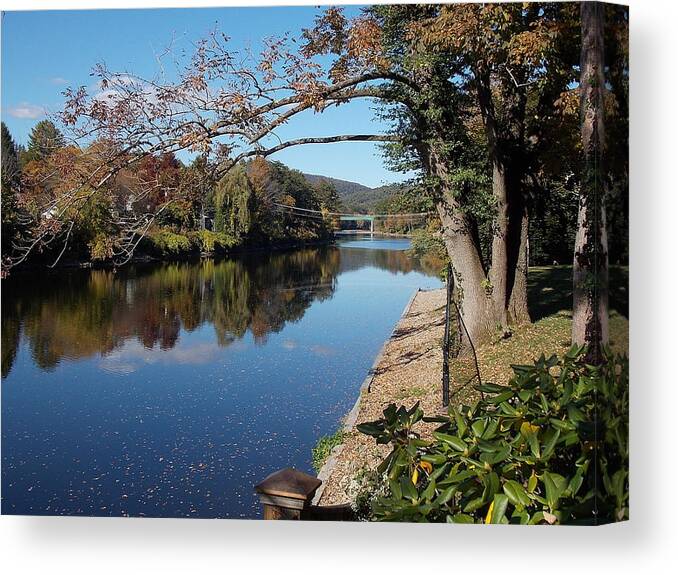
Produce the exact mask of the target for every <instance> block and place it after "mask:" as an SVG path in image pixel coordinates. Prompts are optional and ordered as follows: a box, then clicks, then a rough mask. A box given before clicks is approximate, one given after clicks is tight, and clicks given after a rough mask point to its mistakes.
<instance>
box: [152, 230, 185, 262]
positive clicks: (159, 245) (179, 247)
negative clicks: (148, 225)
mask: <svg viewBox="0 0 678 575" xmlns="http://www.w3.org/2000/svg"><path fill="white" fill-rule="evenodd" d="M148 239H149V241H150V242H151V250H152V251H153V252H155V253H156V254H158V255H160V256H169V257H176V256H187V255H190V254H191V253H192V252H193V251H194V246H193V244H192V242H191V240H190V239H189V238H188V237H187V236H184V235H181V234H175V233H174V232H171V231H169V230H163V229H161V230H156V231H154V232H151V233H150V234H148Z"/></svg>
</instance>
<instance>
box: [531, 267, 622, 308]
mask: <svg viewBox="0 0 678 575" xmlns="http://www.w3.org/2000/svg"><path fill="white" fill-rule="evenodd" d="M628 286H629V268H628V267H627V266H611V267H610V277H609V290H610V310H613V311H616V312H617V313H619V314H620V315H622V316H624V317H628V316H629V291H628ZM527 301H528V302H529V307H530V315H531V316H532V321H539V320H540V319H542V318H545V317H549V316H552V315H555V314H556V313H558V312H560V311H563V310H565V311H571V310H572V266H534V267H531V268H530V271H529V274H528V276H527Z"/></svg>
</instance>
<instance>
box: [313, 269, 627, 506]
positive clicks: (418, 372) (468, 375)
mask: <svg viewBox="0 0 678 575" xmlns="http://www.w3.org/2000/svg"><path fill="white" fill-rule="evenodd" d="M571 273H572V270H571V267H569V266H543V267H532V268H530V272H529V276H528V291H529V298H530V302H531V305H530V314H531V316H532V319H533V323H530V324H525V325H522V326H517V327H515V328H514V330H513V334H512V336H511V337H510V338H507V339H499V340H497V341H495V342H492V343H488V344H485V345H482V346H479V347H478V348H477V359H478V368H479V370H480V374H481V378H482V380H483V382H491V383H497V384H506V383H507V382H508V381H509V379H510V378H511V377H512V375H513V369H512V368H511V365H516V364H531V363H532V362H533V361H534V360H535V359H536V358H538V357H539V356H540V355H541V354H542V353H543V354H544V355H546V356H547V357H548V356H550V355H552V354H558V355H562V354H564V353H565V352H567V350H568V349H569V348H570V341H571V340H570V338H571V330H572V312H571V305H572V303H571V302H572V292H571ZM610 278H611V286H610V287H611V289H610V304H611V310H610V347H611V349H612V350H613V351H614V352H616V353H626V354H627V353H628V334H629V331H628V330H629V323H628V290H627V286H628V269H627V268H619V267H615V268H612V269H611V270H610ZM444 314H445V290H444V289H438V290H432V291H419V292H417V293H416V294H415V297H414V298H413V299H412V300H411V302H410V304H409V305H408V307H407V308H406V310H405V312H404V313H403V315H402V317H401V319H400V321H399V322H398V324H397V325H396V327H395V329H394V331H393V334H392V335H391V337H390V338H389V340H388V341H387V342H386V343H385V345H384V347H383V349H382V353H381V354H380V356H379V357H378V358H377V361H376V362H375V365H374V367H373V368H372V370H371V375H370V376H369V378H368V382H369V383H368V385H365V384H364V385H363V388H362V389H361V393H360V397H359V399H358V402H357V404H356V406H355V407H354V409H353V410H352V412H351V413H350V414H349V415H348V416H347V417H346V418H345V420H344V429H343V433H342V436H341V437H342V438H343V444H342V445H339V446H337V447H335V448H334V449H333V451H332V453H331V455H330V457H329V458H328V460H327V461H326V463H325V465H324V466H323V468H322V469H321V471H320V473H319V474H318V477H319V478H320V479H321V480H322V481H323V486H322V487H321V488H320V489H321V490H319V494H318V495H317V497H316V503H319V504H321V505H334V504H340V503H348V502H350V501H351V499H352V495H354V493H353V491H355V488H356V487H357V485H356V482H355V478H356V476H357V475H359V474H360V473H361V472H362V471H363V470H366V469H374V468H375V467H376V465H378V463H380V462H381V461H382V460H383V459H384V457H385V456H386V455H388V452H389V448H388V447H386V446H383V445H376V443H375V442H374V439H373V438H371V437H368V436H366V435H363V434H361V433H359V432H357V431H356V429H355V425H356V424H357V423H363V422H366V421H373V420H376V419H379V418H381V417H382V412H383V410H384V409H385V408H386V407H387V406H388V405H389V404H391V403H395V404H396V405H405V406H406V407H408V408H409V407H411V406H412V405H414V404H415V403H416V402H417V401H419V402H420V404H421V407H422V409H423V410H424V413H425V414H426V415H433V414H436V413H440V412H441V410H442V406H441V404H442V389H441V388H442V383H441V378H442V347H441V344H442V338H443V329H444ZM475 373H476V371H475V363H474V361H473V360H472V358H457V359H454V360H452V361H451V362H450V375H451V381H450V392H451V397H450V404H451V405H457V404H467V405H468V404H469V403H470V402H472V401H474V400H475V399H477V392H476V391H475V390H474V389H473V386H472V385H468V386H464V384H463V382H468V381H470V380H471V381H472V382H473V383H474V384H475V381H476V380H474V379H472V378H473V376H474V375H475ZM434 425H435V424H427V423H424V422H420V423H418V424H417V432H418V433H420V434H421V435H422V437H423V438H427V436H429V434H430V432H431V431H432V429H433V426H434Z"/></svg>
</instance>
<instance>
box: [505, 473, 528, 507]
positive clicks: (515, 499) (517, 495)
mask: <svg viewBox="0 0 678 575" xmlns="http://www.w3.org/2000/svg"><path fill="white" fill-rule="evenodd" d="M504 493H506V496H507V497H508V498H509V500H510V501H511V503H513V505H515V506H516V507H518V506H522V507H526V506H528V505H529V504H530V503H531V502H532V500H531V499H530V496H529V495H528V494H527V492H526V491H525V488H524V487H523V486H522V485H521V484H520V483H518V482H517V481H513V480H510V481H507V482H506V483H504Z"/></svg>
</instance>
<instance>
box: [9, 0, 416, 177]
mask: <svg viewBox="0 0 678 575" xmlns="http://www.w3.org/2000/svg"><path fill="white" fill-rule="evenodd" d="M346 9H347V13H348V14H351V13H356V12H357V10H358V8H357V7H347V8H346ZM317 13H318V9H317V8H313V7H278V8H205V9H198V8H193V9H155V10H80V11H42V12H38V11H35V12H16V11H15V12H4V13H3V18H2V120H3V121H4V122H5V123H6V124H7V126H8V128H9V130H10V132H11V133H12V135H13V136H14V139H15V140H16V141H17V142H19V143H24V144H25V143H26V141H27V138H28V134H29V133H30V130H31V128H32V127H33V126H34V125H35V124H36V123H37V122H38V121H39V120H40V119H43V118H44V114H45V112H56V111H58V110H59V109H60V107H61V104H62V101H63V97H62V95H61V92H62V91H63V90H64V89H65V88H66V87H68V86H80V85H84V86H92V85H93V84H94V79H93V78H92V77H90V72H91V70H92V68H93V66H94V65H95V64H96V63H97V62H101V61H104V62H106V64H107V65H108V67H109V68H110V69H112V70H116V71H121V72H123V71H128V72H134V73H136V74H139V75H141V76H153V75H154V74H155V73H156V72H157V70H158V62H157V60H156V55H157V54H159V53H161V52H162V51H163V49H164V48H165V47H166V46H167V45H168V44H169V43H170V42H172V43H173V46H174V50H175V51H176V52H180V51H181V50H182V49H184V50H185V51H186V52H187V53H188V54H190V53H191V52H192V42H194V41H196V40H198V39H200V38H202V37H204V36H205V35H206V34H207V33H209V31H211V30H213V29H214V28H215V27H217V28H218V29H219V30H220V31H221V32H224V33H225V34H227V35H228V36H229V37H230V38H231V39H232V42H233V44H234V45H235V46H246V45H249V46H251V47H252V48H253V49H254V50H257V51H258V48H260V47H261V40H262V38H264V37H268V36H277V35H280V34H282V33H284V32H287V31H289V32H292V33H295V32H297V31H299V30H300V29H301V28H302V27H307V26H310V25H311V24H312V22H313V19H314V17H315V15H316V14H317ZM373 107H374V103H371V102H369V101H364V100H363V101H359V102H358V101H356V102H353V103H351V104H347V105H346V106H345V107H342V108H341V109H336V108H331V109H329V110H328V111H326V112H325V113H323V114H322V115H317V114H313V113H304V114H302V115H300V116H299V117H297V118H296V119H295V120H294V121H293V122H292V123H291V124H290V125H289V126H287V127H286V128H285V129H284V131H283V132H281V136H283V137H286V138H287V137H299V136H309V135H311V136H313V135H334V134H344V133H380V132H383V131H384V127H385V126H383V125H382V124H381V123H380V122H379V121H377V120H375V119H374V112H373ZM272 159H276V160H280V161H282V162H284V163H286V164H287V165H289V166H291V167H293V168H297V169H300V170H303V171H305V172H310V173H316V174H324V175H327V176H332V177H336V178H343V179H348V180H352V181H357V182H360V183H362V184H365V185H368V186H378V185H381V184H385V183H390V182H393V181H401V180H403V179H404V176H403V175H402V174H398V173H394V172H390V171H388V170H387V169H385V168H384V166H383V161H382V158H381V154H380V152H379V149H378V145H377V144H374V143H368V142H365V143H337V144H327V145H314V146H302V147H298V148H291V149H288V150H284V151H283V152H281V153H279V154H277V155H275V156H274V157H273V158H272Z"/></svg>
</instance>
